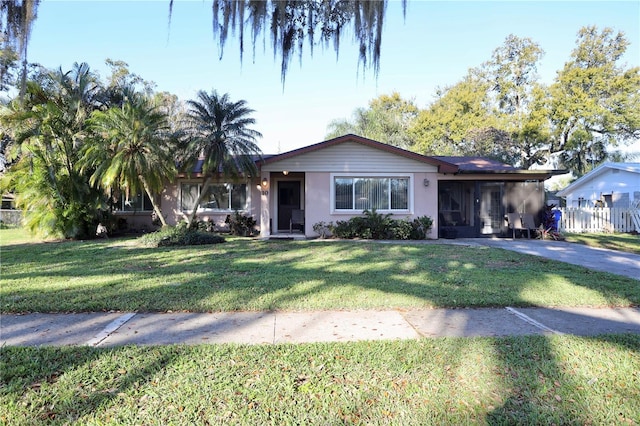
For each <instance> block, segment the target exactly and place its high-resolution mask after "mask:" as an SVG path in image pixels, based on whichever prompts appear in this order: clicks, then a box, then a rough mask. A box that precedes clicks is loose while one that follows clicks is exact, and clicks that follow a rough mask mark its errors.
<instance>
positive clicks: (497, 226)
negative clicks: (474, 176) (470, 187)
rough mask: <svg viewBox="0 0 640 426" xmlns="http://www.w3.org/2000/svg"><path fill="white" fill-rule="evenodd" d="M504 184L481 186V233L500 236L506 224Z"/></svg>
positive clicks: (482, 184) (483, 184)
mask: <svg viewBox="0 0 640 426" xmlns="http://www.w3.org/2000/svg"><path fill="white" fill-rule="evenodd" d="M502 193H503V189H502V183H495V182H490V183H481V184H480V233H481V234H484V235H487V234H499V233H500V232H502V225H503V223H504V209H503V206H502V195H503V194H502Z"/></svg>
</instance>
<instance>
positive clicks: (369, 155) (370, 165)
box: [262, 142, 437, 173]
mask: <svg viewBox="0 0 640 426" xmlns="http://www.w3.org/2000/svg"><path fill="white" fill-rule="evenodd" d="M262 170H263V171H272V172H275V171H283V170H287V171H290V172H337V173H342V172H344V173H347V172H361V173H366V172H380V173H397V172H409V171H411V172H417V171H423V172H436V171H437V167H436V166H433V165H431V164H427V163H423V162H420V161H416V160H412V159H410V158H406V157H402V156H399V155H393V154H390V153H388V152H385V151H382V150H380V149H376V148H372V147H369V146H365V145H362V144H359V143H356V142H345V143H341V144H338V145H334V146H329V147H327V148H324V149H321V150H317V151H313V152H309V153H305V154H301V155H298V156H295V157H292V158H285V159H283V160H281V161H277V162H273V163H270V164H266V165H264V166H263V167H262Z"/></svg>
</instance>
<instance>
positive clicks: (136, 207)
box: [113, 192, 153, 212]
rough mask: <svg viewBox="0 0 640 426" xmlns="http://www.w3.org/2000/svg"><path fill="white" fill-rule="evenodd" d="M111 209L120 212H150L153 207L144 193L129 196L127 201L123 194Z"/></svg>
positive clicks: (125, 195)
mask: <svg viewBox="0 0 640 426" xmlns="http://www.w3.org/2000/svg"><path fill="white" fill-rule="evenodd" d="M113 209H114V210H115V211H121V212H145V211H152V210H153V205H152V204H151V200H150V199H149V197H148V196H147V194H146V193H142V192H140V193H138V194H135V195H132V194H129V199H127V194H126V193H124V192H123V193H122V194H120V197H119V198H118V201H117V202H116V203H114V205H113Z"/></svg>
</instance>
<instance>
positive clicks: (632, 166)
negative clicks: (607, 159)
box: [556, 163, 640, 197]
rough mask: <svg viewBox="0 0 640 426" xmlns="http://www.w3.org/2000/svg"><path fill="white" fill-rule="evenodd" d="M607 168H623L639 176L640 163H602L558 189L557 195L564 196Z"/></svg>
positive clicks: (604, 171)
mask: <svg viewBox="0 0 640 426" xmlns="http://www.w3.org/2000/svg"><path fill="white" fill-rule="evenodd" d="M608 170H623V171H625V172H630V173H637V174H638V176H639V178H640V163H602V164H600V165H599V166H598V167H596V168H595V169H593V170H591V171H590V172H589V173H587V174H585V175H584V176H582V177H580V178H579V179H577V180H575V181H574V182H572V183H571V184H570V185H568V186H567V187H566V188H564V189H561V190H560V191H558V192H557V193H556V195H558V196H559V197H566V196H567V195H569V194H570V193H571V192H572V191H574V190H575V189H576V188H579V187H580V186H582V185H584V184H585V183H587V182H589V181H591V180H593V179H596V178H597V177H598V176H600V175H602V174H603V173H606V172H607V171H608Z"/></svg>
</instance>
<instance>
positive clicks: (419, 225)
mask: <svg viewBox="0 0 640 426" xmlns="http://www.w3.org/2000/svg"><path fill="white" fill-rule="evenodd" d="M411 225H412V227H413V232H412V234H411V239H412V240H424V239H425V238H427V235H429V233H430V232H431V229H432V228H433V219H431V218H430V217H429V216H418V217H416V218H415V219H413V222H412V223H411Z"/></svg>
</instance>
